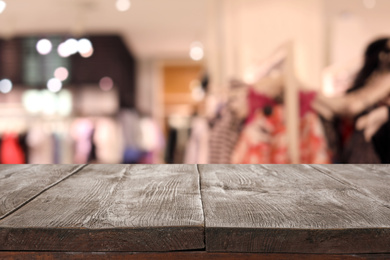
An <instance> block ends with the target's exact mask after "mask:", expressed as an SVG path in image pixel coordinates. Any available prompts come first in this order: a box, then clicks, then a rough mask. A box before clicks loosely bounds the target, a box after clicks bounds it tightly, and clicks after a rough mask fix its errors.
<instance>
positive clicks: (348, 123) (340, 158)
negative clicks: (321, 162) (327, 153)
mask: <svg viewBox="0 0 390 260" xmlns="http://www.w3.org/2000/svg"><path fill="white" fill-rule="evenodd" d="M366 113H367V112H365V113H364V114H366ZM389 114H390V111H389ZM356 120H357V119H355V120H351V119H347V118H335V119H333V120H332V121H328V120H325V119H323V122H324V126H325V129H326V136H327V139H328V143H329V147H330V148H331V149H332V162H333V163H354V164H359V163H370V164H377V163H390V135H389V131H390V121H387V122H386V123H385V124H384V125H383V126H382V127H381V128H380V129H379V130H378V131H377V133H376V134H375V135H374V136H373V137H372V141H367V140H365V138H364V133H363V132H362V131H358V130H356V129H355V124H356Z"/></svg>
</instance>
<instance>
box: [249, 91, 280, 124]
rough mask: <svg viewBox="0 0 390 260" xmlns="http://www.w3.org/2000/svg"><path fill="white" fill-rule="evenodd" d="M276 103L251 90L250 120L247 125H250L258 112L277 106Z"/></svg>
mask: <svg viewBox="0 0 390 260" xmlns="http://www.w3.org/2000/svg"><path fill="white" fill-rule="evenodd" d="M275 105H277V103H276V101H275V100H273V99H271V98H269V97H267V96H266V95H263V94H260V93H257V92H256V91H255V90H254V89H253V88H249V91H248V106H249V112H248V119H247V121H246V123H247V124H248V123H250V122H251V121H252V120H253V119H254V118H255V115H256V112H257V110H259V109H262V108H264V107H266V106H275Z"/></svg>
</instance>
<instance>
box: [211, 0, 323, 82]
mask: <svg viewBox="0 0 390 260" xmlns="http://www.w3.org/2000/svg"><path fill="white" fill-rule="evenodd" d="M210 5H211V6H213V7H214V9H212V8H211V9H212V10H213V11H214V12H215V15H214V16H212V19H211V21H210V22H209V24H210V27H209V30H211V31H212V32H209V35H213V37H214V39H212V40H211V41H210V42H211V45H208V46H209V47H210V46H211V47H210V48H211V50H215V49H218V51H219V53H218V54H215V53H216V52H215V51H211V50H210V52H209V53H210V55H219V56H218V57H217V58H216V57H209V59H211V60H212V62H211V63H209V65H210V67H211V68H213V69H212V70H214V71H216V72H217V75H218V79H219V80H217V84H218V85H226V84H227V82H228V80H229V79H230V78H232V77H239V78H243V76H244V73H245V70H246V69H247V68H248V67H250V66H251V65H253V64H256V63H259V62H260V61H261V60H262V59H264V58H266V57H267V56H269V55H270V54H271V53H272V52H273V51H274V50H275V49H276V48H278V47H279V46H280V45H282V44H283V43H285V42H286V41H290V40H292V41H293V42H294V46H295V47H294V48H295V68H296V73H297V76H298V78H299V79H300V80H301V81H302V82H304V83H306V84H308V85H311V86H313V87H315V88H318V87H319V85H320V78H321V70H322V68H323V67H324V62H325V58H324V55H325V52H324V50H325V40H324V37H325V34H324V31H325V24H324V21H325V19H324V8H323V7H324V6H323V0H293V1H291V0H272V1H271V0H223V1H218V0H210ZM210 42H209V43H210ZM216 46H217V47H216ZM215 60H218V61H215ZM216 66H219V67H218V68H216Z"/></svg>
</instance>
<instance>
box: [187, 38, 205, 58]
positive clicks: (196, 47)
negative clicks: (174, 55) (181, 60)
mask: <svg viewBox="0 0 390 260" xmlns="http://www.w3.org/2000/svg"><path fill="white" fill-rule="evenodd" d="M203 56H204V51H203V45H202V43H200V42H194V43H192V44H191V49H190V57H191V59H193V60H195V61H199V60H201V59H203Z"/></svg>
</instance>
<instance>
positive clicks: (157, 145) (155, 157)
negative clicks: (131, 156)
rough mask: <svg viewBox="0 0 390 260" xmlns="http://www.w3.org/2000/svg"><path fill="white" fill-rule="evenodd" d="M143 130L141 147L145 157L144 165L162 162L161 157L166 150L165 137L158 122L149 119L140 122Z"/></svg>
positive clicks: (142, 160)
mask: <svg viewBox="0 0 390 260" xmlns="http://www.w3.org/2000/svg"><path fill="white" fill-rule="evenodd" d="M140 128H141V136H142V139H141V147H142V150H143V151H145V152H146V153H145V155H144V156H143V158H142V159H141V163H143V164H152V163H159V162H161V160H160V157H161V155H162V152H163V149H164V145H165V143H164V136H163V133H162V132H161V130H160V128H159V126H158V124H157V122H156V121H155V120H153V119H152V118H149V117H144V118H142V119H141V120H140Z"/></svg>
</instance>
